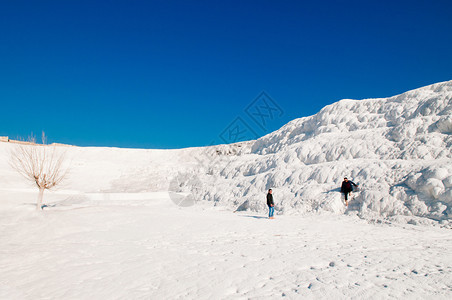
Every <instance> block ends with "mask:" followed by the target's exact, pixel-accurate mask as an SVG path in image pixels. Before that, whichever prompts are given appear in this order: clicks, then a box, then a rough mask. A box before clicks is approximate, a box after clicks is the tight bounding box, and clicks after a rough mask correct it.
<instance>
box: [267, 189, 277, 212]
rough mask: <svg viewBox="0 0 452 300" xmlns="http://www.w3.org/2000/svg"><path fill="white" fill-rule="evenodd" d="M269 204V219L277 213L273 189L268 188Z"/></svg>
mask: <svg viewBox="0 0 452 300" xmlns="http://www.w3.org/2000/svg"><path fill="white" fill-rule="evenodd" d="M267 206H268V218H269V219H274V217H273V214H274V213H275V203H274V202H273V194H272V189H269V190H268V194H267Z"/></svg>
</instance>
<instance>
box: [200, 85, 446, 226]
mask: <svg viewBox="0 0 452 300" xmlns="http://www.w3.org/2000/svg"><path fill="white" fill-rule="evenodd" d="M451 99H452V81H448V82H443V83H437V84H434V85H431V86H427V87H423V88H420V89H416V90H413V91H409V92H406V93H404V94H401V95H398V96H394V97H390V98H384V99H366V100H341V101H339V102H337V103H334V104H332V105H329V106H327V107H325V108H323V109H322V110H321V111H320V112H319V113H317V114H316V115H313V116H310V117H305V118H301V119H297V120H294V121H292V122H290V123H288V124H287V125H285V126H284V127H282V128H281V129H279V130H277V131H275V132H273V133H271V134H268V135H267V136H264V137H262V138H260V139H259V140H257V141H255V142H254V143H253V144H252V145H251V149H250V154H248V155H245V156H240V157H233V158H230V159H228V160H227V163H226V164H225V163H223V164H217V163H215V165H213V166H211V170H210V173H212V174H213V176H203V180H202V181H206V182H208V184H205V195H204V196H203V197H202V198H206V199H209V200H212V201H216V202H220V203H230V204H233V205H237V206H238V205H241V204H242V206H241V207H240V209H255V210H263V209H265V205H264V201H263V200H262V199H263V195H262V194H263V193H264V191H265V190H266V189H268V188H273V190H274V195H275V198H276V201H277V203H278V205H277V210H278V211H280V212H311V211H332V212H335V213H342V212H343V211H344V210H345V208H344V206H343V204H342V201H341V196H340V193H339V192H338V191H339V190H338V187H339V186H340V184H341V181H342V179H343V177H344V176H348V177H349V178H352V179H353V180H354V181H355V182H357V183H359V184H360V191H359V192H357V193H355V199H354V201H353V202H352V204H351V207H350V208H349V211H357V212H359V214H360V216H362V217H365V218H380V217H391V216H408V217H409V218H403V219H405V220H408V221H412V222H414V221H416V218H411V216H418V217H426V218H430V219H436V220H449V219H450V218H451V215H452V210H451V207H452V136H451V133H452V100H451ZM209 177H211V178H210V180H209ZM213 183H215V184H213ZM244 202H245V203H244ZM399 219H401V218H399ZM443 223H448V222H447V221H443Z"/></svg>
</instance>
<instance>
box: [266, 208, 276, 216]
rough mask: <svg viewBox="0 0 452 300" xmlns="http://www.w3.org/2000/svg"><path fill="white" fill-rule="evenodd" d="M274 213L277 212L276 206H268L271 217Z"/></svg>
mask: <svg viewBox="0 0 452 300" xmlns="http://www.w3.org/2000/svg"><path fill="white" fill-rule="evenodd" d="M274 213H275V207H274V206H269V207H268V217H269V218H271V217H273V214H274Z"/></svg>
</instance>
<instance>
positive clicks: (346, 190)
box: [341, 177, 358, 206]
mask: <svg viewBox="0 0 452 300" xmlns="http://www.w3.org/2000/svg"><path fill="white" fill-rule="evenodd" d="M353 186H358V185H356V184H355V183H354V182H353V181H351V180H348V179H347V177H345V178H344V181H342V186H341V193H343V194H344V196H345V206H348V196H349V195H350V192H351V191H353Z"/></svg>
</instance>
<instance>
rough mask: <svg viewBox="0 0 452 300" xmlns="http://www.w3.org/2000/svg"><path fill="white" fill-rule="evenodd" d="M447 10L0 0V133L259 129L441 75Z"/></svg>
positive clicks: (339, 4)
mask: <svg viewBox="0 0 452 300" xmlns="http://www.w3.org/2000/svg"><path fill="white" fill-rule="evenodd" d="M451 11H452V2H451V1H434V0H433V1H415V0H414V1H413V0H412V1H309V2H307V1H245V0H242V1H224V0H223V1H216V0H211V1H171V0H168V1H95V0H91V1H70V0H68V1H46V0H43V1H21V0H15V1H1V2H0V102H1V107H2V117H1V118H0V135H8V136H10V137H11V138H16V137H27V136H28V135H29V134H30V132H34V133H37V135H39V134H40V132H41V131H42V130H44V131H45V132H46V133H47V135H48V136H49V140H50V141H51V142H61V143H69V144H75V145H80V146H115V147H134V148H137V147H138V148H180V147H189V146H203V145H209V144H211V143H223V142H233V141H234V140H233V139H234V138H233V137H231V136H230V135H228V134H225V133H228V132H230V130H231V129H237V130H239V131H240V132H242V133H243V132H245V131H246V130H247V132H245V133H244V134H243V135H242V136H236V138H249V137H253V136H262V135H264V134H265V133H268V132H271V131H273V130H276V129H278V128H279V127H281V126H282V125H284V124H285V123H287V122H289V121H290V120H293V119H295V118H299V117H303V116H308V115H312V114H314V113H316V112H317V111H319V110H320V109H321V108H322V107H323V106H325V105H328V104H331V103H333V102H335V101H337V100H340V99H342V98H353V99H363V98H372V97H387V96H392V95H395V94H399V93H402V92H404V91H407V90H410V89H414V88H418V87H421V86H424V85H428V84H432V83H435V82H439V81H446V80H451V79H452V54H451V53H452V35H451V28H452V18H451V17H450V12H451ZM262 91H265V92H266V94H264V95H267V96H268V97H270V98H268V97H267V98H264V100H265V99H266V103H267V104H269V106H270V107H273V108H275V110H273V113H272V111H265V108H263V107H264V106H263V103H264V104H265V102H262V101H261V100H262V99H261V98H257V97H258V96H259V95H261V92H262ZM269 99H271V100H269ZM253 105H254V106H253ZM250 106H251V110H252V109H254V108H257V109H259V107H260V108H262V109H261V113H263V114H264V113H265V115H266V116H268V118H267V119H266V122H265V124H262V122H260V121H262V118H260V119H259V118H254V119H253V118H252V116H253V115H252V114H248V113H247V110H246V108H247V107H250ZM276 109H279V110H276ZM251 110H248V112H250V111H251ZM270 113H271V114H272V115H270ZM254 116H256V115H254ZM262 125H263V126H262Z"/></svg>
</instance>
